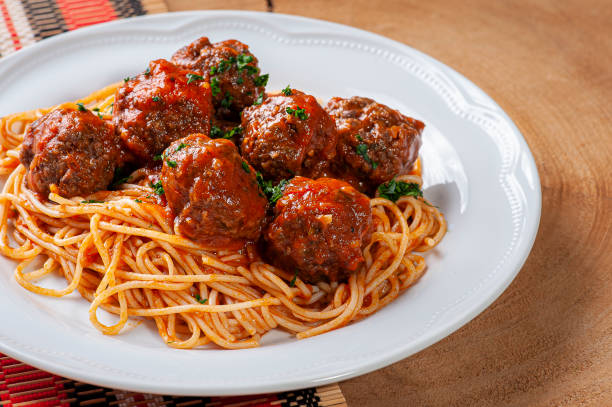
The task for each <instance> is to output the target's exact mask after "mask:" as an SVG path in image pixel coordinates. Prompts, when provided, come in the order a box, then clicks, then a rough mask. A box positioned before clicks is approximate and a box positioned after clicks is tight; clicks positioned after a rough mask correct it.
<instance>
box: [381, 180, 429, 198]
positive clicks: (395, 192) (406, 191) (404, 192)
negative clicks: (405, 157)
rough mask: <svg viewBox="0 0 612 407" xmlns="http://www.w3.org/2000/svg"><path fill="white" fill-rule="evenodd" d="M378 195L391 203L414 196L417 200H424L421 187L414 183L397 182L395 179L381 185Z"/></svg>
mask: <svg viewBox="0 0 612 407" xmlns="http://www.w3.org/2000/svg"><path fill="white" fill-rule="evenodd" d="M378 193H379V194H380V196H381V198H386V199H388V200H390V201H393V202H395V201H397V200H398V199H399V198H400V197H401V196H414V197H415V198H422V197H423V191H422V190H421V186H420V185H419V184H417V183H414V182H404V181H396V180H395V178H393V179H392V180H391V181H389V182H387V183H384V184H380V185H379V187H378Z"/></svg>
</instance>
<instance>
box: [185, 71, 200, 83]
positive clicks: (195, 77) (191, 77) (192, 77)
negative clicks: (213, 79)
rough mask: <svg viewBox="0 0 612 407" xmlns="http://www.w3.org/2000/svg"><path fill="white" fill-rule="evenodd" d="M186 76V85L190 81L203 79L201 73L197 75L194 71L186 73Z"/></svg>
mask: <svg viewBox="0 0 612 407" xmlns="http://www.w3.org/2000/svg"><path fill="white" fill-rule="evenodd" d="M187 78H188V79H187V85H189V84H190V83H191V82H195V81H201V80H203V79H204V77H203V76H202V75H197V74H195V73H188V74H187Z"/></svg>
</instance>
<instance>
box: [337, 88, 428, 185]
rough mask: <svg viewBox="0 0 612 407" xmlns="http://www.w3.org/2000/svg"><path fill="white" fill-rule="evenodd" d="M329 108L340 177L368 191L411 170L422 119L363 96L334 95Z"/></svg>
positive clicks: (416, 154) (422, 126) (416, 151)
mask: <svg viewBox="0 0 612 407" xmlns="http://www.w3.org/2000/svg"><path fill="white" fill-rule="evenodd" d="M326 110H327V111H328V112H329V114H330V115H331V116H332V117H333V118H334V119H335V121H336V127H337V129H338V145H337V149H336V151H337V154H338V155H337V159H336V163H335V164H336V165H335V167H336V168H340V170H339V171H338V170H337V172H340V175H339V176H340V177H342V178H343V179H346V180H347V181H348V182H351V184H352V185H354V186H355V187H357V188H360V190H362V191H366V190H372V189H374V188H376V187H377V186H378V185H380V184H382V183H384V182H387V181H389V180H391V179H392V178H393V177H394V176H396V175H400V174H405V173H407V172H410V170H411V169H412V166H413V165H414V162H415V161H416V159H417V157H418V154H419V148H420V147H421V133H422V132H423V129H424V127H425V125H424V124H423V123H422V122H420V121H419V120H416V119H413V118H410V117H407V116H404V115H403V114H401V113H400V112H398V111H397V110H394V109H391V108H390V107H388V106H385V105H383V104H380V103H376V101H374V100H372V99H368V98H364V97H351V98H348V99H344V98H338V97H336V98H332V99H331V100H330V101H329V102H328V103H327V106H326ZM343 170H344V171H346V172H345V175H346V176H345V177H344V176H343V174H342V171H343ZM347 170H348V171H347Z"/></svg>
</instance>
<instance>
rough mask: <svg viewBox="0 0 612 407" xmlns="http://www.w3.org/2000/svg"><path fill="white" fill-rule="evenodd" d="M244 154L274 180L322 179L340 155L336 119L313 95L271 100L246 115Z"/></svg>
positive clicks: (242, 146)
mask: <svg viewBox="0 0 612 407" xmlns="http://www.w3.org/2000/svg"><path fill="white" fill-rule="evenodd" d="M242 128H243V138H242V144H241V151H242V155H243V156H244V157H245V158H246V159H247V160H249V162H250V163H251V164H252V165H253V166H254V167H255V168H257V169H258V170H259V171H261V173H262V174H263V175H264V177H266V178H269V179H272V180H276V181H278V180H281V179H287V178H291V177H293V176H294V175H303V176H305V177H310V178H318V177H319V176H321V175H322V174H323V173H324V172H325V171H326V168H327V166H328V164H329V161H330V160H331V159H332V158H334V156H335V154H336V142H337V138H338V136H337V133H336V125H335V123H334V120H333V119H332V118H331V117H330V116H329V114H327V112H326V111H325V110H323V108H322V107H321V106H320V105H319V103H318V102H317V100H316V99H315V98H314V97H313V96H310V95H307V94H305V93H302V92H300V91H298V90H295V89H292V90H291V94H290V95H285V94H280V95H274V96H270V97H268V98H267V99H266V100H265V101H264V102H263V103H262V104H261V105H256V106H251V107H248V108H246V109H245V110H244V111H243V112H242Z"/></svg>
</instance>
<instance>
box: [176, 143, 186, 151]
mask: <svg viewBox="0 0 612 407" xmlns="http://www.w3.org/2000/svg"><path fill="white" fill-rule="evenodd" d="M185 147H187V144H185V143H181V144H179V145H178V147H177V148H176V150H174V151H175V152H176V151H181V150H182V149H184V148H185Z"/></svg>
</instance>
